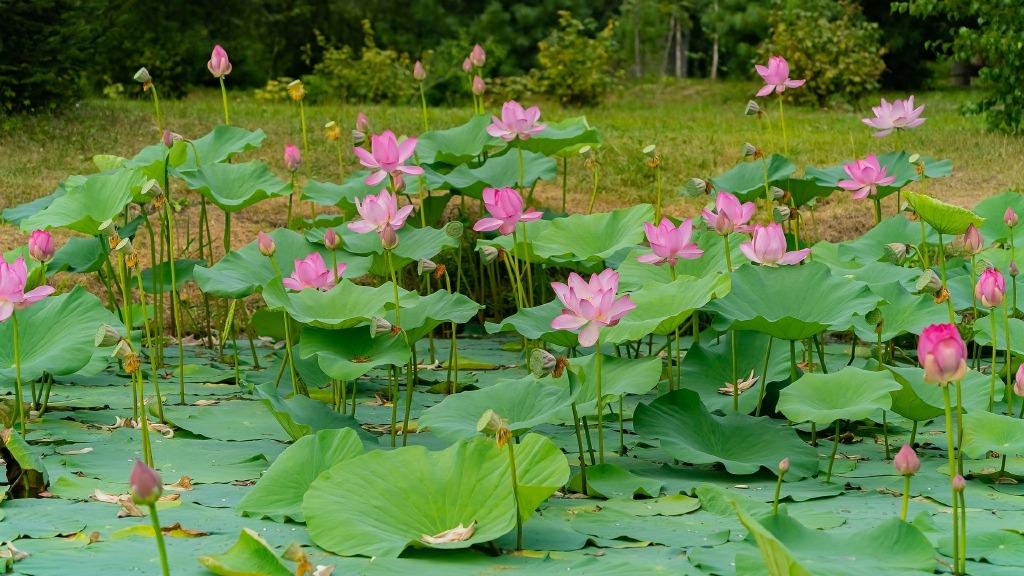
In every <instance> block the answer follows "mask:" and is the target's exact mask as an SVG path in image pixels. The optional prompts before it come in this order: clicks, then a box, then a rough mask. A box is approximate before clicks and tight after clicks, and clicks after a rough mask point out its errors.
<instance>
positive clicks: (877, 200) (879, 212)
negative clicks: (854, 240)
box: [871, 196, 882, 225]
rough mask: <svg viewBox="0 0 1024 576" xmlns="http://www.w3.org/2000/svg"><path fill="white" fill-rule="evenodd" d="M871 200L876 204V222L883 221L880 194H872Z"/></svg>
mask: <svg viewBox="0 0 1024 576" xmlns="http://www.w3.org/2000/svg"><path fill="white" fill-rule="evenodd" d="M871 201H872V202H873V203H874V205H875V224H876V225H877V224H881V223H882V200H881V199H880V198H879V197H878V196H872V197H871Z"/></svg>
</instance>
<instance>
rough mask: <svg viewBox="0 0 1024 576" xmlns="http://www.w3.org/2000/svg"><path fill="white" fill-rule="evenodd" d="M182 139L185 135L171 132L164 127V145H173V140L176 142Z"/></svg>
mask: <svg viewBox="0 0 1024 576" xmlns="http://www.w3.org/2000/svg"><path fill="white" fill-rule="evenodd" d="M184 139H185V137H184V136H182V135H181V134H178V133H177V132H171V131H170V130H167V129H164V135H163V141H164V146H167V147H168V148H170V147H171V146H174V143H175V142H178V141H180V140H184Z"/></svg>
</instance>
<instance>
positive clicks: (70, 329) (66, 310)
mask: <svg viewBox="0 0 1024 576" xmlns="http://www.w3.org/2000/svg"><path fill="white" fill-rule="evenodd" d="M16 314H17V315H18V333H19V336H20V337H19V340H18V341H19V343H20V345H21V346H20V348H21V350H20V352H21V377H22V380H23V381H24V382H28V381H29V380H34V379H36V378H39V377H40V376H42V375H43V373H44V372H47V373H49V374H53V375H55V376H66V375H68V374H73V373H75V372H77V371H79V370H81V369H82V368H84V367H85V366H86V365H87V364H89V362H90V361H91V360H92V357H93V353H94V352H95V351H96V344H95V338H96V330H97V329H99V327H100V325H101V324H109V325H111V326H115V327H120V326H121V323H120V322H119V321H118V320H117V318H115V317H114V315H113V314H111V313H110V311H109V310H107V309H106V308H105V307H104V306H103V303H102V302H100V301H99V299H98V298H96V297H95V296H93V295H92V294H90V293H89V292H88V291H87V290H85V289H84V288H82V287H81V286H75V287H74V289H73V290H71V292H69V293H67V294H61V295H59V296H52V297H50V298H46V299H44V300H43V301H41V302H37V303H35V304H33V305H31V306H29V307H28V308H25V309H23V310H18V311H17V312H16ZM13 326H14V323H13V322H12V321H11V320H9V319H8V320H6V321H4V322H0V342H3V343H4V345H2V346H0V378H2V379H3V380H6V381H11V382H13V381H14V376H15V374H14V347H13V346H10V345H9V343H10V342H13V339H14V334H13Z"/></svg>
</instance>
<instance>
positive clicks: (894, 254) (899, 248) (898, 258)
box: [885, 242, 909, 264]
mask: <svg viewBox="0 0 1024 576" xmlns="http://www.w3.org/2000/svg"><path fill="white" fill-rule="evenodd" d="M908 250H909V247H908V246H907V245H906V244H902V243H900V242H892V243H890V244H886V245H885V256H886V258H888V259H889V261H891V262H893V263H894V264H899V263H901V262H903V259H904V258H906V257H907V251H908Z"/></svg>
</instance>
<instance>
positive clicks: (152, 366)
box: [135, 272, 164, 464]
mask: <svg viewBox="0 0 1024 576" xmlns="http://www.w3.org/2000/svg"><path fill="white" fill-rule="evenodd" d="M135 279H136V280H137V281H138V286H139V296H140V297H141V298H142V299H143V300H142V326H143V328H144V329H145V332H146V342H148V343H149V371H150V380H152V382H153V393H154V394H156V411H157V417H158V418H160V422H164V402H163V397H162V396H161V395H160V377H159V375H158V374H157V356H156V354H155V353H154V350H155V348H156V346H155V345H154V344H153V333H152V332H151V331H150V329H149V312H147V311H146V301H145V292H144V291H143V289H142V273H141V272H139V273H138V274H136V275H135ZM155 281H156V278H155V275H154V282H155ZM147 464H149V462H147Z"/></svg>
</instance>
